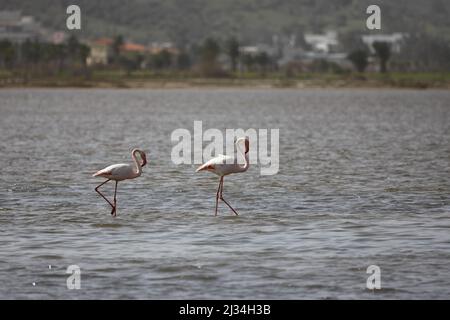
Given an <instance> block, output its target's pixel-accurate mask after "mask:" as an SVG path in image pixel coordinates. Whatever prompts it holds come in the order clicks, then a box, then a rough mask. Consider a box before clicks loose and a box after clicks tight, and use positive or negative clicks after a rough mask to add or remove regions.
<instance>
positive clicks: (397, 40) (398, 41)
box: [361, 32, 407, 54]
mask: <svg viewBox="0 0 450 320" xmlns="http://www.w3.org/2000/svg"><path fill="white" fill-rule="evenodd" d="M406 37H407V35H406V34H404V33H400V32H396V33H392V34H370V35H363V36H362V37H361V38H362V41H363V42H364V43H365V44H366V45H367V47H368V48H369V50H370V52H371V53H372V54H373V53H375V49H374V48H373V44H374V43H375V42H387V43H389V44H390V45H391V49H392V51H393V52H395V53H399V52H400V51H401V47H402V44H403V41H404V40H405V38H406Z"/></svg>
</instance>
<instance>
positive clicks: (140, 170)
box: [131, 151, 142, 177]
mask: <svg viewBox="0 0 450 320" xmlns="http://www.w3.org/2000/svg"><path fill="white" fill-rule="evenodd" d="M131 157H132V158H133V161H134V164H135V165H136V172H135V173H136V177H139V176H140V175H141V174H142V167H141V164H140V163H139V161H138V159H137V158H136V151H135V152H133V153H132V154H131Z"/></svg>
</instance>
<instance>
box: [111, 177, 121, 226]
mask: <svg viewBox="0 0 450 320" xmlns="http://www.w3.org/2000/svg"><path fill="white" fill-rule="evenodd" d="M118 183H119V181H116V186H115V188H114V206H113V209H112V211H111V215H112V216H113V217H115V216H116V208H117V200H116V194H117V184H118Z"/></svg>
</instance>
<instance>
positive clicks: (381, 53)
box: [373, 41, 391, 73]
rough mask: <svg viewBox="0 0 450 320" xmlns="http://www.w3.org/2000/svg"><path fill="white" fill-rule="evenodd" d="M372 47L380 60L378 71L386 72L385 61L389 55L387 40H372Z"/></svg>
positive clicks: (386, 61)
mask: <svg viewBox="0 0 450 320" xmlns="http://www.w3.org/2000/svg"><path fill="white" fill-rule="evenodd" d="M373 48H374V49H375V52H376V53H377V56H378V59H379V60H380V72H381V73H386V72H387V63H388V61H389V58H390V57H391V47H390V45H389V43H387V42H378V41H377V42H374V43H373Z"/></svg>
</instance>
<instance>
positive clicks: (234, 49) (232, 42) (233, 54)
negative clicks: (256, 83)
mask: <svg viewBox="0 0 450 320" xmlns="http://www.w3.org/2000/svg"><path fill="white" fill-rule="evenodd" d="M226 52H227V54H228V57H229V58H230V62H231V70H232V71H233V72H235V71H236V66H237V61H238V59H239V42H238V40H237V39H236V38H235V37H231V38H229V39H228V40H227V42H226Z"/></svg>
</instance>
